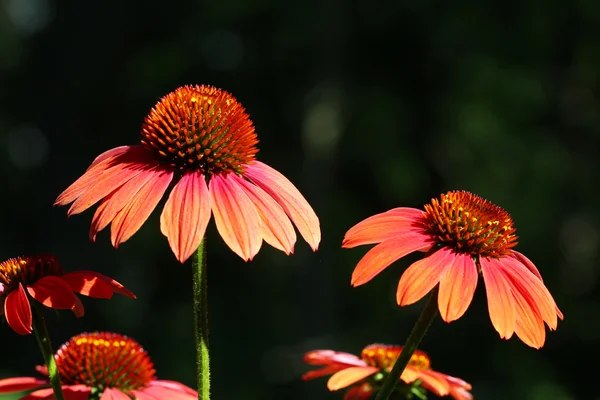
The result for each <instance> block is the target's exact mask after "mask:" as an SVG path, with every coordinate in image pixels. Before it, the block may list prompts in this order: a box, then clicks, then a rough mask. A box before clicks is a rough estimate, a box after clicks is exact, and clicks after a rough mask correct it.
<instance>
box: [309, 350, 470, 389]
mask: <svg viewBox="0 0 600 400" xmlns="http://www.w3.org/2000/svg"><path fill="white" fill-rule="evenodd" d="M401 352H402V346H391V345H384V344H371V345H369V346H367V347H365V348H364V349H363V351H362V352H361V356H360V358H358V357H356V356H355V355H353V354H349V353H341V352H337V351H333V350H314V351H311V352H308V353H306V355H305V356H304V362H306V363H308V364H310V365H320V366H323V368H321V369H318V370H314V371H309V372H307V373H305V374H304V375H303V376H302V379H304V380H310V379H315V378H318V377H321V376H326V375H332V376H331V377H330V378H329V381H327V388H328V389H329V390H331V391H335V390H340V389H345V388H349V390H348V391H347V392H346V394H345V396H344V400H366V399H369V398H370V397H371V395H372V394H374V393H376V391H377V390H378V389H379V388H380V387H381V384H382V383H383V381H384V379H385V377H386V376H387V375H388V373H389V372H390V370H391V369H392V367H393V366H394V363H395V362H396V360H397V359H398V357H399V356H400V353H401ZM400 380H401V381H402V382H404V383H405V384H407V385H410V386H411V387H412V385H413V384H415V383H417V382H420V384H421V386H422V387H423V388H425V389H427V390H429V391H431V392H432V393H434V394H435V395H437V396H451V397H453V398H454V399H456V400H471V399H473V396H472V395H471V393H470V392H469V390H471V385H469V384H468V383H467V382H465V381H463V380H462V379H459V378H455V377H453V376H450V375H445V374H442V373H441V372H437V371H434V370H432V369H431V362H430V360H429V357H428V356H427V354H426V353H424V352H422V351H420V350H417V351H415V353H414V354H413V355H412V357H411V359H410V361H409V363H408V365H407V366H406V369H405V370H404V372H403V373H402V376H401V377H400ZM403 389H407V388H406V387H404V388H403V387H402V386H400V387H399V388H398V390H403ZM408 389H410V387H408Z"/></svg>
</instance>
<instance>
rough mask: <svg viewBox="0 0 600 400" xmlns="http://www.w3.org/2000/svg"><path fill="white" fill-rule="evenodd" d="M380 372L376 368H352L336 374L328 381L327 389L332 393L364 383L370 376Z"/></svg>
mask: <svg viewBox="0 0 600 400" xmlns="http://www.w3.org/2000/svg"><path fill="white" fill-rule="evenodd" d="M377 371H379V368H376V367H350V368H346V369H343V370H341V371H339V372H336V373H335V374H333V375H332V376H331V378H329V381H327V389H329V390H331V391H335V390H340V389H343V388H346V387H348V386H350V385H353V384H355V383H357V382H360V381H362V380H363V379H365V378H366V377H368V376H371V375H373V374H374V373H376V372H377Z"/></svg>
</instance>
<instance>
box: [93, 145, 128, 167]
mask: <svg viewBox="0 0 600 400" xmlns="http://www.w3.org/2000/svg"><path fill="white" fill-rule="evenodd" d="M130 147H132V146H119V147H115V148H114V149H110V150H107V151H105V152H104V153H102V154H100V155H99V156H98V157H96V158H94V161H92V163H91V164H90V166H89V167H88V169H87V170H88V171H89V170H90V169H91V168H93V167H94V166H96V165H98V164H99V163H101V162H102V161H104V160H107V159H109V158H115V157H116V156H118V155H120V154H123V153H125V152H127V151H128V150H129V148H130Z"/></svg>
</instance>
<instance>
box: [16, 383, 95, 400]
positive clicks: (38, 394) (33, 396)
mask: <svg viewBox="0 0 600 400" xmlns="http://www.w3.org/2000/svg"><path fill="white" fill-rule="evenodd" d="M62 390H63V394H64V397H65V400H88V398H89V397H90V392H91V389H90V388H89V387H87V386H85V385H63V386H62ZM53 399H54V393H53V392H52V388H48V389H42V390H37V391H35V392H33V393H30V394H29V395H27V396H25V397H21V400H53Z"/></svg>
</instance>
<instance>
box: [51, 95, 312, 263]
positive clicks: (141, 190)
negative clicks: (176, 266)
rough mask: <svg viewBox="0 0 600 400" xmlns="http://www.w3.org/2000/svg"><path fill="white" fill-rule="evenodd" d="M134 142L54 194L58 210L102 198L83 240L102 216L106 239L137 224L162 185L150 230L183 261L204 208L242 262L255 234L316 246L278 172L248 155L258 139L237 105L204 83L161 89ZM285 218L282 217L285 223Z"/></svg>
mask: <svg viewBox="0 0 600 400" xmlns="http://www.w3.org/2000/svg"><path fill="white" fill-rule="evenodd" d="M141 143H142V144H141V145H134V146H121V147H117V148H114V149H111V150H108V151H107V152H105V153H103V154H101V155H100V156H98V157H97V158H96V159H95V160H94V162H93V163H92V164H91V165H90V167H89V168H88V170H87V171H86V172H85V174H83V176H81V177H80V178H79V179H77V180H76V181H75V182H74V183H73V184H72V185H71V186H69V187H68V188H67V189H66V190H65V191H64V192H63V193H61V194H60V196H58V198H57V199H56V202H55V203H54V204H55V205H61V206H62V205H67V204H69V203H71V202H73V204H72V205H71V208H69V211H68V215H69V216H71V215H74V214H78V213H80V212H82V211H84V210H86V209H88V208H89V207H91V206H92V205H94V204H95V203H97V202H98V201H100V200H102V202H101V203H100V206H99V207H98V209H97V210H96V213H95V214H94V218H93V219H92V225H91V228H90V239H91V240H95V238H96V234H97V233H98V232H99V231H101V230H102V229H104V228H105V227H106V226H107V225H108V224H109V223H111V241H112V244H113V246H114V247H118V246H119V244H121V243H123V242H125V241H126V240H128V239H129V238H130V237H131V236H132V235H133V234H134V233H136V232H137V231H138V229H140V227H141V226H142V224H143V223H144V222H145V221H146V219H148V216H149V215H150V213H151V212H152V210H154V208H156V206H157V204H158V202H159V201H160V199H161V198H162V197H163V195H164V194H165V192H166V191H167V189H168V188H169V185H170V184H171V183H172V182H175V186H174V187H173V189H172V190H171V193H170V194H169V198H168V199H167V202H166V204H165V207H164V209H163V211H162V214H161V216H160V230H161V232H162V233H163V234H164V235H165V236H166V237H167V239H168V240H169V245H170V246H171V250H172V251H173V253H174V254H175V257H177V259H178V260H179V261H180V262H182V263H183V262H185V261H186V260H187V259H188V258H189V257H190V256H191V255H192V254H193V253H194V252H195V251H196V250H197V248H198V246H199V245H200V243H201V241H202V239H203V237H204V233H205V231H206V227H207V225H208V222H209V220H210V217H211V215H214V217H215V223H216V225H217V230H218V231H219V233H220V234H221V237H222V238H223V240H224V241H225V243H226V244H227V245H228V246H229V247H230V248H231V250H233V252H235V253H236V254H237V255H239V256H240V257H241V258H243V259H244V260H246V261H247V260H251V259H252V258H253V257H254V256H255V255H256V254H257V253H258V251H259V250H260V247H261V244H262V241H263V240H264V241H265V242H267V243H268V244H270V245H271V246H273V247H275V248H277V249H279V250H281V251H283V252H285V253H286V254H290V253H293V251H294V244H295V243H296V233H295V231H294V227H293V226H292V222H293V223H294V224H295V225H296V227H297V228H298V231H299V232H300V234H301V235H302V237H303V238H304V240H306V241H307V242H308V244H309V245H310V246H311V247H312V249H313V250H317V248H318V246H319V242H320V241H321V231H320V227H319V219H318V218H317V216H316V215H315V213H314V211H313V209H312V208H311V207H310V205H309V204H308V202H307V201H306V200H305V199H304V197H303V196H302V195H301V194H300V192H299V191H298V189H296V187H295V186H294V185H293V184H292V183H291V182H290V181H289V180H288V179H287V178H286V177H285V176H283V175H282V174H281V173H279V172H278V171H276V170H275V169H273V168H271V167H269V166H268V165H266V164H263V163H262V162H259V161H256V160H255V155H256V153H257V152H258V149H257V148H256V144H257V143H258V139H257V137H256V133H255V131H254V126H253V124H252V121H251V120H250V117H249V116H248V114H247V113H246V110H245V109H244V108H243V107H242V105H241V104H240V103H238V102H237V100H236V99H235V98H234V97H233V96H232V95H231V94H229V93H227V92H226V91H224V90H221V89H216V88H214V87H212V86H183V87H180V88H178V89H177V90H175V91H174V92H171V93H169V94H167V95H166V96H164V97H163V98H162V99H161V100H160V101H159V102H158V103H157V104H156V105H155V106H154V108H153V109H152V110H151V111H150V114H149V115H148V116H147V117H146V119H145V121H144V124H143V126H142V131H141ZM290 220H291V221H290Z"/></svg>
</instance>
